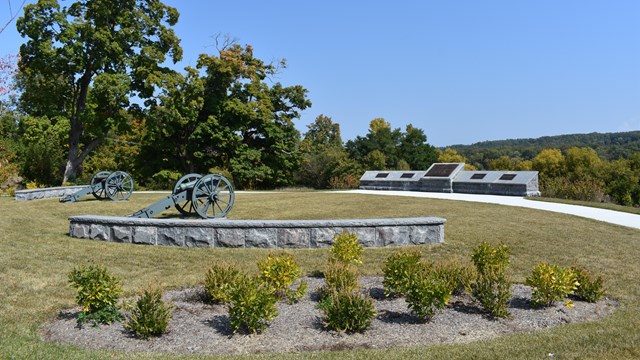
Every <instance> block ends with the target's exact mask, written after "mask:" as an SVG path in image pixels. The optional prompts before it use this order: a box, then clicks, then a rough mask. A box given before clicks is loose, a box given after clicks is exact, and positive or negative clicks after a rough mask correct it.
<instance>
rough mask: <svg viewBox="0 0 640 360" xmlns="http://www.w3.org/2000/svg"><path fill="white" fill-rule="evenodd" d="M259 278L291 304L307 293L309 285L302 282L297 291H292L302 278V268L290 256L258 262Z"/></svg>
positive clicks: (283, 255) (268, 257)
mask: <svg viewBox="0 0 640 360" xmlns="http://www.w3.org/2000/svg"><path fill="white" fill-rule="evenodd" d="M258 269H259V271H260V275H259V278H260V280H261V281H262V282H263V284H264V285H266V286H268V287H271V288H272V289H273V291H274V292H275V293H276V294H277V295H278V297H279V298H281V299H287V300H288V301H289V303H293V302H296V301H298V300H299V299H300V298H302V296H304V294H305V293H306V289H307V284H306V282H304V281H300V284H299V286H298V288H297V290H290V289H289V286H291V285H292V284H293V283H294V281H296V280H297V279H298V276H300V266H298V263H296V261H295V260H294V259H293V256H291V255H290V254H282V255H280V256H273V255H269V256H267V258H266V259H264V260H263V261H259V262H258Z"/></svg>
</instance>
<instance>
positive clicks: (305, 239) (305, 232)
mask: <svg viewBox="0 0 640 360" xmlns="http://www.w3.org/2000/svg"><path fill="white" fill-rule="evenodd" d="M310 243H311V230H310V229H306V228H291V229H278V247H281V248H308V247H309V246H310Z"/></svg>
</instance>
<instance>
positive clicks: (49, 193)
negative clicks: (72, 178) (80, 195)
mask: <svg viewBox="0 0 640 360" xmlns="http://www.w3.org/2000/svg"><path fill="white" fill-rule="evenodd" d="M84 187H86V185H78V186H60V187H51V188H42V189H29V190H18V191H16V196H15V199H16V200H37V199H48V198H55V197H57V198H59V197H63V196H67V195H70V194H73V193H75V192H76V191H78V190H80V189H82V188H84Z"/></svg>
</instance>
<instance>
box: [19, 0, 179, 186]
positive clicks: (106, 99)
mask: <svg viewBox="0 0 640 360" xmlns="http://www.w3.org/2000/svg"><path fill="white" fill-rule="evenodd" d="M178 17H179V14H178V12H177V10H176V9H174V8H172V7H169V6H166V5H164V4H163V3H162V2H160V1H159V0H109V1H107V0H79V1H76V2H73V3H71V4H70V5H69V6H64V7H61V6H60V4H59V3H58V1H57V0H39V1H38V2H37V3H35V4H30V5H27V6H26V7H25V9H24V15H23V16H22V17H21V18H19V19H18V21H17V28H18V32H19V33H20V34H21V35H22V36H23V37H27V38H28V40H27V42H26V43H24V44H23V45H22V46H21V47H20V63H19V70H20V74H19V78H18V80H19V81H18V84H19V86H20V88H21V90H22V94H21V98H20V100H21V106H22V108H23V110H24V111H25V112H26V113H28V114H30V115H33V116H49V117H52V116H63V117H66V118H67V119H68V120H69V124H70V128H69V139H68V154H67V160H66V166H65V169H64V175H63V182H66V181H68V180H70V179H73V178H75V177H76V175H77V172H78V169H79V167H80V165H81V164H82V162H83V161H84V159H85V158H86V157H87V155H88V154H89V153H91V151H92V150H93V149H95V147H96V146H98V145H99V144H100V143H101V142H102V141H103V140H104V139H105V137H106V136H107V135H108V134H109V133H110V132H112V131H118V130H122V129H123V128H125V127H126V126H127V117H126V116H124V115H125V113H124V110H125V109H126V108H127V107H129V106H130V103H129V98H130V96H132V95H135V96H137V97H139V98H141V99H147V98H149V97H151V96H153V94H154V90H155V86H156V85H158V83H159V82H160V81H161V79H162V78H163V77H164V76H165V74H168V73H171V70H169V69H168V68H166V67H162V66H161V65H160V64H162V63H163V62H165V60H166V59H167V56H170V57H171V59H172V60H173V61H174V63H175V62H176V61H179V60H180V59H181V57H182V49H181V48H180V46H179V42H180V40H179V39H178V38H177V37H176V36H175V34H174V32H173V30H172V29H171V28H170V27H168V26H172V25H175V24H176V22H177V21H178Z"/></svg>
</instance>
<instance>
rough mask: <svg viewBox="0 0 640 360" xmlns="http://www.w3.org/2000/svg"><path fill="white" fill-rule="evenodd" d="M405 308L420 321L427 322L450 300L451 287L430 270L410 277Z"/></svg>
mask: <svg viewBox="0 0 640 360" xmlns="http://www.w3.org/2000/svg"><path fill="white" fill-rule="evenodd" d="M405 299H406V301H407V306H408V307H409V309H410V310H411V312H413V313H414V314H416V315H417V316H418V318H420V320H422V321H429V320H430V319H431V318H432V317H433V315H435V313H436V311H437V310H442V309H444V308H445V306H446V305H447V304H448V303H449V300H450V299H451V286H450V285H449V284H447V283H446V281H444V280H443V279H442V278H438V277H437V276H436V275H435V273H434V272H431V270H430V269H428V268H424V269H423V270H422V271H420V272H418V273H417V274H414V275H412V276H411V282H410V284H409V286H408V288H407V289H406V298H405Z"/></svg>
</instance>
